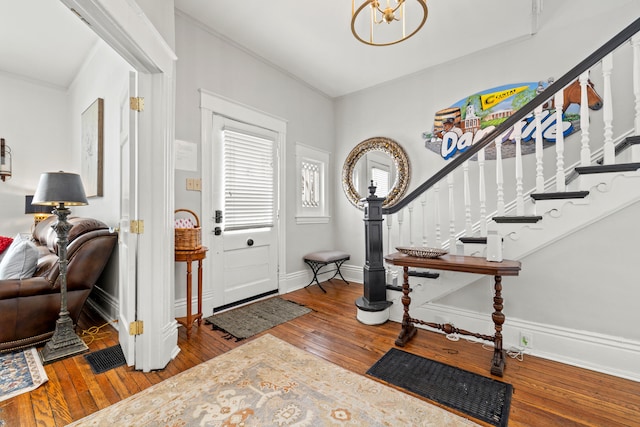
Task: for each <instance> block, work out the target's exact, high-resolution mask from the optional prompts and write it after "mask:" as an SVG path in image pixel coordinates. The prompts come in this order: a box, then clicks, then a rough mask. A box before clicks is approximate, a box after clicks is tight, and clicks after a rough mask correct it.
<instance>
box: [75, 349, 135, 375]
mask: <svg viewBox="0 0 640 427" xmlns="http://www.w3.org/2000/svg"><path fill="white" fill-rule="evenodd" d="M84 358H85V359H87V362H89V365H90V366H91V370H92V371H93V373H94V374H101V373H103V372H106V371H108V370H109V369H113V368H117V367H118V366H122V365H124V364H125V363H127V361H126V360H125V358H124V353H122V347H120V344H118V345H114V346H113V347H108V348H105V349H102V350H98V351H94V352H93V353H89V354H87V355H85V356H84Z"/></svg>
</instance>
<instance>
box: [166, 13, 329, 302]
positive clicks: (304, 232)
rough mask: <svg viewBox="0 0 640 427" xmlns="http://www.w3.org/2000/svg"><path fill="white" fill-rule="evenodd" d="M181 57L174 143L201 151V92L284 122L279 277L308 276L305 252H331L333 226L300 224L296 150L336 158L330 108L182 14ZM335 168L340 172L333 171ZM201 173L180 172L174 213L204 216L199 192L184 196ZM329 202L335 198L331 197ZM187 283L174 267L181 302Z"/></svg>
mask: <svg viewBox="0 0 640 427" xmlns="http://www.w3.org/2000/svg"><path fill="white" fill-rule="evenodd" d="M176 52H177V55H178V58H179V60H178V65H177V72H176V74H177V83H176V138H177V139H180V140H185V141H190V142H195V143H197V144H198V146H199V144H200V109H199V103H200V98H199V92H198V89H200V88H202V89H206V90H208V91H211V92H214V93H216V94H219V95H222V96H224V97H227V98H229V99H232V100H234V101H236V102H239V103H242V104H245V105H248V106H251V107H254V108H256V109H258V110H261V111H263V112H266V113H268V114H271V115H275V116H277V117H280V118H282V119H284V120H286V121H287V141H286V147H285V152H286V157H285V158H284V159H283V160H282V167H284V168H286V174H287V175H286V176H287V179H286V180H285V183H284V187H283V190H282V195H283V196H284V197H285V200H286V204H285V205H284V209H283V212H282V214H281V224H282V226H285V227H286V240H285V241H284V242H280V244H281V245H284V246H285V248H286V254H287V255H286V259H285V260H281V265H283V266H285V265H286V270H285V271H284V272H281V275H282V274H285V275H286V274H291V273H294V272H299V271H306V266H305V265H304V264H303V261H302V256H303V255H304V254H305V253H307V252H311V251H315V250H319V249H327V248H332V247H333V245H334V243H333V242H334V234H333V230H334V227H335V223H336V220H335V217H334V216H333V215H332V219H331V221H330V222H329V224H322V225H312V224H308V225H297V224H296V221H295V214H296V206H295V200H296V191H295V190H296V182H297V181H296V177H295V176H293V175H292V174H293V173H294V172H295V170H296V168H295V144H296V143H303V144H305V145H308V146H312V147H316V148H321V149H324V150H326V151H329V152H333V150H334V119H333V103H332V101H331V100H330V99H328V98H326V97H325V96H323V95H321V94H319V93H318V92H317V91H315V90H313V89H311V88H309V87H308V86H306V85H305V84H303V83H301V82H299V81H298V80H296V79H294V78H292V77H291V76H290V75H288V74H286V73H285V72H283V71H281V70H278V69H276V68H274V67H273V66H271V65H269V64H266V63H265V62H264V61H262V60H261V59H259V58H256V57H255V56H252V55H250V54H247V53H246V52H244V51H243V50H242V49H239V48H238V47H235V46H233V45H232V44H230V43H228V42H226V41H223V40H221V39H220V38H218V37H216V36H215V35H214V34H212V33H211V32H208V31H207V30H206V29H204V28H203V27H201V26H200V25H199V24H198V23H197V22H195V21H193V20H191V19H190V18H188V17H184V16H183V15H181V14H180V13H179V12H178V13H177V14H176ZM332 161H333V159H332ZM330 167H331V168H335V165H333V164H332V165H330ZM200 171H201V167H199V171H198V172H197V173H190V172H184V171H180V170H177V171H176V208H188V209H191V210H194V211H196V212H197V213H198V214H199V215H200V213H201V206H200V195H199V193H196V192H187V191H186V190H185V179H186V178H187V177H192V176H198V177H199V175H200ZM337 181H339V180H338V179H336V178H335V177H332V179H331V180H330V183H329V185H330V186H331V187H330V188H331V189H333V188H335V185H334V184H335V182H337ZM330 197H334V195H333V194H330ZM200 217H201V218H202V215H200ZM301 236H304V237H301ZM205 268H207V267H206V262H205ZM184 276H185V273H184V266H178V265H176V283H177V284H176V297H177V298H184V295H185V290H184V285H183V283H184ZM305 284H306V283H305ZM205 285H206V284H205Z"/></svg>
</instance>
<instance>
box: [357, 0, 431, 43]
mask: <svg viewBox="0 0 640 427" xmlns="http://www.w3.org/2000/svg"><path fill="white" fill-rule="evenodd" d="M381 2H382V3H386V6H381V4H380V3H381ZM407 3H409V5H407ZM416 3H417V4H416ZM367 7H368V8H369V9H370V13H369V14H368V15H369V16H368V17H367V13H366V12H364V10H365V9H366V8H367ZM407 8H408V10H406V9H407ZM407 12H408V13H407ZM428 14H429V12H428V10H427V3H426V0H366V1H364V2H363V3H362V4H361V5H360V6H359V7H358V8H357V9H356V5H355V0H351V32H352V33H353V35H354V36H355V38H356V39H358V40H359V41H361V42H362V43H365V44H368V45H371V46H389V45H392V44H396V43H400V42H401V41H403V40H406V39H408V38H409V37H411V36H413V35H414V34H415V33H417V32H418V31H419V30H420V28H422V27H423V26H424V23H425V22H426V21H427V15H428ZM407 15H408V18H407ZM394 21H398V22H399V23H400V24H401V25H397V24H396V23H395V22H394ZM382 23H386V24H389V25H390V26H389V27H386V26H379V25H378V24H382ZM392 24H393V25H392ZM407 25H408V27H409V31H407ZM374 28H376V31H375V33H376V36H375V38H374ZM412 28H413V30H411V29H412ZM367 32H368V33H369V35H368V37H367V36H364V37H363V36H361V35H360V34H366V33H367Z"/></svg>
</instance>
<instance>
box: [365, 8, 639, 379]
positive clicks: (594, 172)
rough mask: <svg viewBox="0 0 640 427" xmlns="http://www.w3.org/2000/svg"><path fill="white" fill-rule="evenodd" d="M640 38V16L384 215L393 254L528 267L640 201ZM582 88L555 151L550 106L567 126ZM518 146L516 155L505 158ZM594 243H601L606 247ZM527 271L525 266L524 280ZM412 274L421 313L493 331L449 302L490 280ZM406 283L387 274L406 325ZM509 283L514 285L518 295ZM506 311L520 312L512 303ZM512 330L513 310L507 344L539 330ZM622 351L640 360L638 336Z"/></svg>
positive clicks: (416, 310)
mask: <svg viewBox="0 0 640 427" xmlns="http://www.w3.org/2000/svg"><path fill="white" fill-rule="evenodd" d="M639 31H640V19H638V20H636V21H635V22H633V23H632V24H631V25H629V26H628V27H627V28H625V29H624V30H622V31H621V32H620V33H619V34H618V35H617V36H615V37H614V38H612V39H611V40H610V41H609V42H607V43H606V44H605V45H603V46H602V47H601V48H599V49H598V50H596V51H595V52H594V53H593V54H592V55H590V56H589V57H588V58H586V59H585V60H584V61H582V62H581V63H580V64H578V65H576V66H575V67H574V68H573V69H571V70H570V71H569V72H567V73H566V74H565V75H563V76H562V77H560V78H559V79H557V80H556V81H555V82H554V83H552V84H551V85H550V86H549V87H547V89H546V90H544V91H543V92H542V93H541V94H539V95H538V96H536V97H535V98H533V99H532V100H531V101H529V102H528V103H527V104H526V105H525V106H524V107H522V108H521V109H519V110H517V111H515V112H513V114H512V115H511V116H510V117H508V118H507V119H506V120H505V121H504V122H503V123H502V124H500V125H499V126H497V127H496V128H495V129H494V130H492V131H489V132H487V133H486V134H485V136H484V137H483V138H481V139H480V140H479V141H477V142H476V143H475V144H474V145H473V146H472V147H470V148H469V149H468V150H467V151H465V152H463V153H460V154H458V156H457V157H455V158H453V159H450V160H449V162H448V163H447V165H446V166H445V167H443V168H442V169H441V170H440V171H438V172H437V173H436V174H434V175H433V176H432V177H431V178H429V179H428V180H427V181H425V182H424V183H423V184H422V185H420V186H419V187H418V188H417V189H416V190H414V191H413V192H411V193H410V194H409V195H407V196H406V197H405V198H404V199H403V200H401V201H400V202H399V203H397V204H396V205H394V206H392V207H389V208H386V209H384V210H383V213H384V214H385V226H386V231H385V235H384V245H385V248H384V249H385V253H391V252H395V249H394V248H395V247H396V246H429V247H442V248H444V249H447V250H448V251H449V252H450V253H454V254H460V255H462V254H464V255H473V256H481V257H486V258H487V259H489V260H500V259H501V257H504V259H515V260H521V259H523V258H525V257H527V256H530V255H532V254H535V253H538V252H540V251H543V250H544V248H545V247H547V246H549V245H551V244H554V242H558V241H559V240H561V239H563V238H565V237H566V236H569V235H571V234H573V233H578V232H580V230H582V229H584V228H585V227H588V226H590V225H591V224H594V223H596V222H598V221H600V220H601V219H603V218H606V217H607V216H609V215H612V214H614V213H616V212H619V211H621V210H622V209H624V208H625V207H628V206H630V205H632V204H634V203H636V202H639V201H640V35H639V34H638V32H639ZM614 64H615V65H616V67H615V68H614ZM576 80H577V81H578V83H579V85H580V89H581V102H580V122H579V123H576V124H575V126H576V127H579V131H578V132H575V133H573V134H571V135H569V136H568V137H566V138H565V137H564V136H563V135H562V132H557V133H556V141H555V143H554V144H550V145H551V146H548V147H547V148H543V147H544V145H549V144H546V143H544V142H543V139H542V131H538V129H541V128H542V123H541V121H542V117H543V105H548V104H549V102H551V101H553V103H554V105H555V109H553V110H551V114H555V120H556V123H561V122H562V119H563V113H562V111H563V106H564V90H565V88H567V87H568V86H570V85H572V84H574V83H575V82H576ZM592 83H593V85H594V87H595V88H597V90H598V93H599V94H600V96H601V98H602V103H601V105H602V109H599V110H589V108H588V98H587V90H588V86H590V85H591V84H592ZM614 112H615V120H614ZM527 119H528V121H529V122H530V123H533V124H534V125H535V129H536V131H535V132H534V133H535V135H534V138H533V139H534V141H535V153H534V154H530V155H523V153H522V145H523V141H522V139H523V130H525V126H526V125H525V120H527ZM507 145H509V150H510V151H515V154H514V156H513V157H509V158H503V156H502V152H503V150H504V148H505V146H507ZM488 150H492V151H493V150H495V161H494V160H486V156H485V154H486V152H487V151H488ZM471 183H473V185H471ZM489 210H491V212H488V211H489ZM635 226H637V224H635ZM494 242H497V244H494ZM594 243H595V245H594V247H597V242H594ZM559 262H561V260H559ZM550 268H553V266H550ZM526 269H527V265H526V263H525V264H523V273H525V272H526ZM411 276H412V277H411V280H410V284H411V288H412V291H411V298H412V304H411V306H412V316H414V317H416V318H428V319H432V320H435V321H436V322H437V323H445V322H448V321H458V320H460V321H462V320H464V321H466V322H471V323H475V324H476V326H477V327H479V328H486V330H487V332H489V331H490V328H491V323H490V319H484V317H487V316H483V315H478V313H475V312H473V311H472V310H470V311H465V310H463V309H453V310H452V309H451V308H450V307H447V306H446V304H439V302H440V301H442V300H443V299H444V298H446V297H447V296H448V295H450V294H452V293H454V292H457V291H460V290H461V289H463V288H466V287H469V286H470V285H472V284H474V283H477V282H478V281H479V280H486V279H482V278H480V276H475V275H470V274H464V273H454V272H444V273H443V272H430V271H415V272H412V273H411ZM509 281H511V280H507V281H506V282H509ZM512 281H514V282H516V281H517V279H513V280H512ZM401 282H402V272H401V271H400V270H397V269H395V270H394V269H393V268H391V267H388V266H387V300H389V301H392V302H393V305H392V306H391V308H390V319H391V320H394V321H398V322H401V321H402V314H403V311H402V304H401V303H400V298H401V296H402V295H401V292H399V291H398V287H397V286H398V285H401ZM394 285H395V286H394ZM365 286H367V284H366V283H365ZM508 286H509V285H508V284H507V285H505V290H507V291H508ZM514 286H517V285H514ZM505 304H507V305H506V307H508V304H509V300H508V296H507V297H506V302H505ZM488 307H489V304H488V303H487V308H488ZM434 316H435V319H434ZM456 326H457V325H456ZM461 326H462V325H461ZM465 326H469V325H468V324H465ZM508 326H509V314H508V310H507V323H505V343H506V347H508V344H509V342H511V343H512V344H516V343H517V342H518V337H517V336H516V333H517V330H516V329H519V330H520V331H522V330H523V329H526V328H527V325H526V324H525V323H521V324H518V321H517V320H515V321H513V322H512V326H515V328H513V330H511V331H509V329H508ZM531 327H533V326H531ZM540 329H542V328H540ZM476 330H477V329H476ZM537 332H539V333H540V335H543V334H544V333H545V332H544V331H542V330H539V331H537ZM550 340H551V339H550ZM540 344H541V345H540V346H538V347H537V348H539V349H540V350H539V351H538V352H537V354H539V355H542V356H545V355H547V356H549V357H550V358H554V354H553V351H552V350H550V347H551V344H550V345H549V347H546V348H545V346H544V344H545V343H544V342H543V341H541V342H540ZM604 345H605V344H603V346H604ZM620 347H624V348H622V350H621V351H623V352H628V353H629V354H630V355H634V357H637V355H638V354H639V352H640V342H636V341H633V340H632V341H628V340H621V343H620ZM585 351H589V350H585ZM534 354H535V353H534ZM555 358H556V359H558V358H559V359H563V361H567V360H570V361H571V360H572V358H575V359H576V361H575V364H583V365H584V364H585V363H584V362H581V361H580V360H578V359H580V358H579V357H578V356H574V355H572V354H564V355H563V356H561V357H555ZM586 364H587V365H588V363H586ZM587 367H589V366H587ZM609 372H611V370H609ZM613 373H614V374H619V375H621V376H627V377H632V378H633V379H636V380H638V379H640V372H638V370H637V369H636V368H633V367H632V366H631V365H629V367H627V366H622V367H621V368H620V372H613Z"/></svg>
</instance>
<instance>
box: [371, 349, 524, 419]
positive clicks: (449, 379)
mask: <svg viewBox="0 0 640 427" xmlns="http://www.w3.org/2000/svg"><path fill="white" fill-rule="evenodd" d="M367 374H369V375H371V376H373V377H376V378H379V379H381V380H383V381H385V382H387V383H389V384H393V385H396V386H398V387H401V388H404V389H406V390H409V391H411V392H413V393H416V394H418V395H420V396H423V397H426V398H427V399H430V400H433V401H435V402H438V403H440V404H443V405H446V406H449V407H450V408H454V409H456V410H458V411H462V412H464V413H465V414H469V415H471V416H472V417H473V418H477V419H479V420H482V421H484V422H487V423H489V424H491V425H495V426H500V427H502V426H506V425H507V422H508V418H509V406H510V404H511V395H512V393H513V387H512V385H511V384H507V383H503V382H501V381H496V380H493V379H491V378H487V377H483V376H482V375H478V374H474V373H473V372H469V371H465V370H463V369H458V368H456V367H453V366H449V365H446V364H444V363H440V362H436V361H433V360H429V359H426V358H424V357H421V356H417V355H415V354H411V353H407V352H405V351H402V350H398V349H397V348H392V349H391V350H389V351H388V352H387V353H386V354H385V355H384V356H382V358H380V360H378V361H377V362H376V363H375V364H374V365H373V366H372V367H371V368H370V369H369V370H368V371H367Z"/></svg>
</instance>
